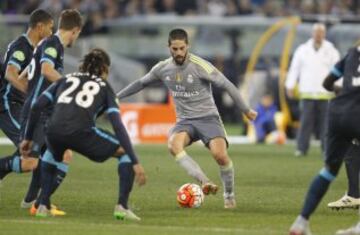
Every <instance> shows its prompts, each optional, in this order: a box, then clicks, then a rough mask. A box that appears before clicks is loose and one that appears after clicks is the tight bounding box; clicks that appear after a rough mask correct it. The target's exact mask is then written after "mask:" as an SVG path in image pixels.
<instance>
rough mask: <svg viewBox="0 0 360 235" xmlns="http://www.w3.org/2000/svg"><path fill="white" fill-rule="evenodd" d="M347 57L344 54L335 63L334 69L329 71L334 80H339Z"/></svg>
mask: <svg viewBox="0 0 360 235" xmlns="http://www.w3.org/2000/svg"><path fill="white" fill-rule="evenodd" d="M347 57H348V54H346V55H345V56H344V57H343V58H342V59H341V60H340V61H339V62H337V63H336V64H335V65H334V67H333V68H332V69H331V71H330V73H331V74H332V75H334V76H335V77H336V78H341V77H342V76H343V74H344V68H345V61H346V59H347Z"/></svg>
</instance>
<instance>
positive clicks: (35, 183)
mask: <svg viewBox="0 0 360 235" xmlns="http://www.w3.org/2000/svg"><path fill="white" fill-rule="evenodd" d="M46 119H47V117H43V118H42V122H39V123H38V125H37V127H36V129H35V132H34V143H35V144H34V147H33V151H32V152H33V154H34V155H35V156H40V155H41V156H44V155H45V154H44V153H46V150H47V148H46V143H45V133H44V123H45V122H46ZM52 152H55V150H53V151H52ZM47 158H49V156H47ZM71 158H72V152H71V151H70V150H67V151H65V152H64V154H63V158H62V159H63V161H62V162H57V161H53V160H52V159H50V160H49V159H45V160H47V162H46V163H44V164H43V163H42V161H43V159H44V157H42V158H40V159H41V160H39V162H40V164H39V166H38V168H37V169H36V170H34V171H33V175H32V179H31V182H30V185H29V188H28V191H27V193H26V196H25V198H24V200H23V202H25V203H28V202H32V201H34V200H35V199H36V198H37V196H38V194H39V191H40V186H41V177H42V175H41V172H42V171H47V172H48V171H51V169H52V168H53V167H54V166H55V167H56V170H55V180H54V181H53V183H52V190H51V194H53V193H54V192H55V191H56V190H57V189H58V187H59V186H60V185H61V183H62V182H63V180H64V178H65V177H66V174H67V172H68V169H69V167H68V165H69V162H70V160H71ZM22 205H23V203H22ZM38 206H39V200H37V202H36V203H35V205H34V206H32V207H31V209H30V214H34V213H35V212H36V210H37V207H38ZM52 213H53V214H58V215H64V214H65V213H64V212H62V211H61V212H60V210H57V208H56V207H54V206H53V210H52Z"/></svg>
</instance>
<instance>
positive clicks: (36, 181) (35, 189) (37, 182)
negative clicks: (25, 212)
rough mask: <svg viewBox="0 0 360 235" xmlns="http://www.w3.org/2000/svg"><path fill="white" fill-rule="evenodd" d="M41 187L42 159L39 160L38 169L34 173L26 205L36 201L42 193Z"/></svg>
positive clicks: (25, 200) (26, 197)
mask: <svg viewBox="0 0 360 235" xmlns="http://www.w3.org/2000/svg"><path fill="white" fill-rule="evenodd" d="M40 186H41V159H39V161H38V165H37V167H36V168H35V170H33V172H32V177H31V182H30V185H29V189H28V192H27V193H26V196H25V198H24V202H25V203H29V202H32V201H34V200H36V198H37V196H38V194H39V191H40Z"/></svg>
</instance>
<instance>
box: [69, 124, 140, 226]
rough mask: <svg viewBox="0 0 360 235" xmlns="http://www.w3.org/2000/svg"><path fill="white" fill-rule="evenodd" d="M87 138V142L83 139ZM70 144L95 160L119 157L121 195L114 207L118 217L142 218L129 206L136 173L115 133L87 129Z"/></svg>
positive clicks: (77, 150) (72, 147)
mask: <svg viewBox="0 0 360 235" xmlns="http://www.w3.org/2000/svg"><path fill="white" fill-rule="evenodd" d="M85 138H86V142H85V141H82V140H83V139H85ZM72 139H73V141H72V143H69V146H70V147H71V149H73V150H74V151H76V152H78V153H80V154H82V155H84V156H86V157H87V158H89V159H90V160H92V161H95V162H104V161H106V160H107V159H109V158H110V157H115V158H117V159H118V167H117V172H118V176H119V196H118V201H117V204H116V206H115V209H114V217H115V218H117V219H128V220H136V221H138V220H140V218H139V217H138V216H137V215H135V213H133V212H132V211H131V209H130V208H129V206H128V200H129V197H130V193H131V190H132V187H133V183H134V178H135V173H134V169H133V164H132V162H131V160H130V158H129V156H128V155H127V154H126V153H125V152H124V149H123V148H122V147H121V146H120V143H119V142H118V140H117V139H116V137H115V136H114V135H112V134H111V133H109V132H107V131H105V130H102V129H100V128H96V129H91V130H86V131H84V132H83V133H78V136H76V137H75V138H72Z"/></svg>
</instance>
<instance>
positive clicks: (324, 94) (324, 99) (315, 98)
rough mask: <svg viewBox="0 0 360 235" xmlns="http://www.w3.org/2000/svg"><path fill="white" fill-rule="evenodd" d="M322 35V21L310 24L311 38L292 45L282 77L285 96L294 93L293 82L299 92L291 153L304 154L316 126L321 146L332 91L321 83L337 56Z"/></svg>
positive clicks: (337, 58) (323, 30) (324, 31)
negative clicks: (289, 63)
mask: <svg viewBox="0 0 360 235" xmlns="http://www.w3.org/2000/svg"><path fill="white" fill-rule="evenodd" d="M325 36H326V28H325V25H324V24H319V23H317V24H314V26H313V31H312V38H311V39H309V40H308V41H307V42H305V43H303V44H301V45H300V46H299V47H298V48H297V49H296V51H295V53H294V56H293V59H292V61H291V65H290V69H289V72H288V76H287V79H286V84H285V85H286V88H287V94H288V96H289V98H293V97H294V94H295V93H294V90H295V86H296V84H297V83H298V84H299V92H300V107H301V113H300V128H299V130H298V135H297V149H296V151H295V156H305V155H306V154H307V152H308V150H309V145H310V137H311V134H312V133H314V131H316V130H317V129H318V130H319V131H318V133H320V140H321V146H322V148H324V143H323V141H324V132H325V124H324V123H325V115H326V112H327V105H328V101H329V99H331V98H332V97H333V95H334V94H332V93H330V92H328V91H326V90H325V89H324V88H323V86H322V83H323V81H324V79H325V77H326V76H327V75H328V73H329V72H330V70H331V68H332V66H334V64H335V63H336V62H337V61H338V60H339V59H340V55H339V52H338V51H337V49H336V48H335V47H334V45H333V44H332V43H331V42H329V41H327V40H325Z"/></svg>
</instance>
